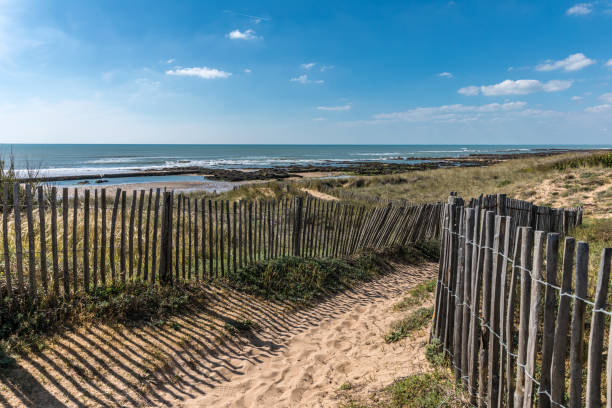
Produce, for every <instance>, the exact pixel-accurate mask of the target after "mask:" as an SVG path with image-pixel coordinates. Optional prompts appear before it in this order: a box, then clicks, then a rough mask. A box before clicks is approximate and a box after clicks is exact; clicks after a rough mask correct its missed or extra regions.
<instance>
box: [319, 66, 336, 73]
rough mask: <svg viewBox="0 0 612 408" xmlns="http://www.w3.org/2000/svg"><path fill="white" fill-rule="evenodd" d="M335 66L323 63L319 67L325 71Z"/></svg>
mask: <svg viewBox="0 0 612 408" xmlns="http://www.w3.org/2000/svg"><path fill="white" fill-rule="evenodd" d="M334 68H335V67H334V66H333V65H323V66H322V67H321V72H325V71H329V70H330V69H334Z"/></svg>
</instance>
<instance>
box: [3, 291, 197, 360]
mask: <svg viewBox="0 0 612 408" xmlns="http://www.w3.org/2000/svg"><path fill="white" fill-rule="evenodd" d="M205 297H206V295H205V288H204V287H203V286H202V285H199V284H197V283H190V284H178V285H175V286H173V287H165V286H155V285H150V284H146V283H136V282H134V283H129V284H123V285H122V284H118V285H115V286H108V287H105V288H98V289H96V290H95V291H93V292H91V293H82V294H79V295H78V296H76V297H73V298H70V299H55V300H54V299H51V298H46V299H45V300H43V301H40V300H34V301H32V300H30V299H29V298H27V297H25V298H24V299H23V301H21V302H15V301H14V300H13V299H9V298H4V299H0V301H1V302H2V305H1V306H0V318H1V319H0V321H2V325H1V326H0V350H2V353H5V354H7V355H11V354H23V353H27V352H28V351H39V350H41V349H43V348H44V346H45V339H46V337H48V336H49V335H51V334H53V333H55V332H56V331H58V330H60V329H64V328H65V327H75V326H78V325H82V324H85V323H88V322H93V321H95V322H104V323H110V324H117V323H122V324H123V323H132V324H133V323H142V322H148V323H151V324H156V325H159V324H163V322H164V319H166V318H168V317H169V316H171V315H173V314H176V313H178V312H181V311H183V310H185V309H187V308H188V307H191V308H193V307H197V306H198V305H201V304H202V303H203V302H204V299H205ZM1 358H2V355H1V354H0V359H1Z"/></svg>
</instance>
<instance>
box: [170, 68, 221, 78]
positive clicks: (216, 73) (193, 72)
mask: <svg viewBox="0 0 612 408" xmlns="http://www.w3.org/2000/svg"><path fill="white" fill-rule="evenodd" d="M166 75H176V76H195V77H200V78H204V79H218V78H229V77H230V76H231V75H232V73H231V72H225V71H220V70H218V69H216V68H208V67H201V68H200V67H193V68H177V69H171V70H168V71H166Z"/></svg>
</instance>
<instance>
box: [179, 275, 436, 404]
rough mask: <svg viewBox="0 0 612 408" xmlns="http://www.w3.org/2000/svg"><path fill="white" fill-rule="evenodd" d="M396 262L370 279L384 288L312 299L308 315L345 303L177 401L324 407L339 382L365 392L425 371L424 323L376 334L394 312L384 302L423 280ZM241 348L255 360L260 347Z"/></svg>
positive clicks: (333, 400) (389, 302)
mask: <svg viewBox="0 0 612 408" xmlns="http://www.w3.org/2000/svg"><path fill="white" fill-rule="evenodd" d="M402 269H404V268H400V270H399V271H398V272H397V273H394V274H393V275H390V276H388V277H385V278H383V280H382V281H381V282H377V283H376V284H375V286H378V287H379V288H381V287H386V288H387V289H386V293H378V294H377V295H376V296H373V297H370V296H369V294H368V290H359V291H357V292H355V293H351V294H346V295H340V296H337V297H336V298H334V299H333V300H331V301H329V302H326V303H325V304H322V305H320V306H317V307H316V308H314V309H313V310H311V313H312V314H314V315H317V314H319V313H321V312H323V311H324V310H326V309H328V308H330V307H331V308H333V307H335V306H336V305H347V304H351V307H350V308H349V309H348V310H347V311H346V312H344V313H342V314H340V315H339V316H330V317H326V318H323V319H322V320H321V321H320V323H319V324H317V325H315V326H314V327H311V328H310V329H308V330H306V331H304V332H302V333H299V334H296V335H295V336H292V337H291V338H289V340H288V341H287V342H286V343H285V344H284V348H283V351H282V352H281V353H280V354H278V355H275V356H272V357H270V358H262V359H261V362H260V363H253V361H252V360H236V361H232V362H231V363H234V364H236V365H237V372H236V373H234V374H233V375H231V376H230V377H229V378H228V383H227V384H223V385H218V386H216V387H215V388H213V389H211V390H210V391H209V392H208V393H206V395H204V396H201V397H197V398H194V399H192V400H190V401H186V402H185V403H184V404H183V406H184V407H272V406H274V407H332V406H337V405H338V404H339V398H341V397H342V393H341V392H339V388H340V386H341V385H343V384H345V383H350V384H351V387H352V389H353V390H355V389H357V390H358V393H359V394H363V395H365V394H368V393H370V392H373V391H376V390H379V389H381V388H383V387H385V386H386V385H389V384H390V383H391V382H392V381H393V380H394V379H396V378H398V377H401V376H406V375H410V374H413V373H415V372H422V371H424V370H426V369H427V362H426V359H425V352H424V348H425V344H426V341H427V331H426V330H422V331H421V332H420V333H418V334H417V335H416V336H414V337H412V338H410V339H407V340H404V341H400V342H398V343H395V344H386V343H385V341H384V339H383V336H384V335H385V334H387V333H388V330H389V326H390V325H391V323H392V322H393V321H394V320H397V319H398V318H399V317H400V316H401V314H398V313H394V312H392V311H391V307H392V306H393V305H394V304H395V303H396V302H398V301H399V300H401V299H402V298H403V297H404V294H405V292H406V291H407V290H408V289H409V288H410V287H413V286H414V285H415V283H416V282H420V281H422V280H423V278H422V277H416V276H414V275H412V274H411V273H409V272H411V271H409V270H405V269H404V270H402ZM407 272H408V273H407ZM366 299H367V300H368V301H366V302H364V301H362V300H366ZM321 314H323V315H324V314H325V313H321ZM245 353H246V354H247V355H249V356H250V357H251V358H253V360H259V359H260V357H262V356H263V354H266V350H265V349H263V350H261V349H258V348H256V347H254V348H247V349H245ZM353 393H354V391H353Z"/></svg>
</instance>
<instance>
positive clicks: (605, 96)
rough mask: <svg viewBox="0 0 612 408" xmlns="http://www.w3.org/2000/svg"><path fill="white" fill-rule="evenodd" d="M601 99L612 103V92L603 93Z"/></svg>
mask: <svg viewBox="0 0 612 408" xmlns="http://www.w3.org/2000/svg"><path fill="white" fill-rule="evenodd" d="M599 100H601V101H604V102H605V103H612V92H608V93H605V94H603V95H601V96H600V97H599Z"/></svg>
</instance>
